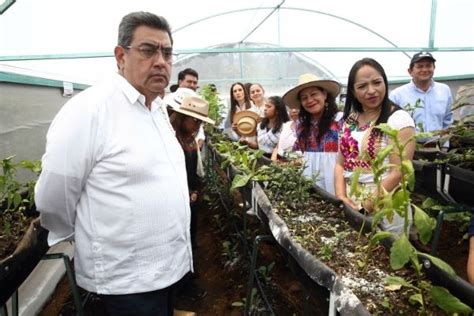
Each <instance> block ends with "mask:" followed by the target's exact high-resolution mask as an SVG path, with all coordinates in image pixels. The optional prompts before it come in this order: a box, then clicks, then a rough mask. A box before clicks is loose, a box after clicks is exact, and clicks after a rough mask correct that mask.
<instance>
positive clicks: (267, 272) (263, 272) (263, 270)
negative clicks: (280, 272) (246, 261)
mask: <svg viewBox="0 0 474 316" xmlns="http://www.w3.org/2000/svg"><path fill="white" fill-rule="evenodd" d="M274 266H275V261H273V262H271V263H270V264H269V265H268V266H260V267H259V268H258V273H259V274H260V276H261V277H262V279H263V280H264V281H265V283H268V282H270V281H271V280H272V275H271V273H272V270H273V267H274Z"/></svg>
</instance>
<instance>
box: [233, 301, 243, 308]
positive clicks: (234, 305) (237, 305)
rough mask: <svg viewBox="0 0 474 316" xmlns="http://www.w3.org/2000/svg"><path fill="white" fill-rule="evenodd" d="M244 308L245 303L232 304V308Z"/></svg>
mask: <svg viewBox="0 0 474 316" xmlns="http://www.w3.org/2000/svg"><path fill="white" fill-rule="evenodd" d="M242 306H244V303H243V302H233V303H232V307H242Z"/></svg>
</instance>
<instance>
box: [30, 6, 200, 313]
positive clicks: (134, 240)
mask: <svg viewBox="0 0 474 316" xmlns="http://www.w3.org/2000/svg"><path fill="white" fill-rule="evenodd" d="M172 47H173V39H172V36H171V31H170V27H169V25H168V22H167V21H166V19H164V18H163V17H160V16H156V15H155V14H152V13H148V12H135V13H130V14H128V15H126V16H125V17H124V18H123V19H122V21H121V23H120V26H119V37H118V44H117V46H116V47H115V50H114V53H115V58H116V61H117V66H118V69H119V71H118V74H117V75H116V77H114V78H113V79H112V80H108V81H107V82H105V83H103V84H100V85H97V86H94V87H91V88H89V89H87V90H85V91H83V92H82V93H80V94H78V95H77V96H75V97H74V98H72V99H71V100H70V101H69V102H67V103H66V104H65V105H64V106H63V108H62V109H61V110H60V112H59V113H58V114H57V116H56V117H55V119H54V121H53V122H52V124H51V126H50V129H49V131H48V135H47V143H46V153H45V154H44V156H43V161H42V163H43V165H42V166H43V171H42V173H41V175H40V177H39V179H38V182H37V185H36V205H37V208H38V210H39V211H40V214H41V224H42V225H43V226H44V227H45V228H47V229H48V230H49V236H48V241H49V244H50V245H53V244H55V243H58V242H60V241H64V240H68V241H75V260H74V263H75V272H76V279H77V283H78V285H79V286H81V287H82V288H84V289H86V290H87V291H90V292H94V293H98V294H100V295H101V297H102V298H103V301H104V303H105V306H106V309H107V311H108V313H109V314H110V315H171V314H172V312H173V306H172V302H171V300H170V298H171V295H170V291H171V289H172V287H173V285H174V284H175V283H176V282H178V281H179V280H180V279H181V278H182V277H183V276H184V275H185V274H186V273H187V272H188V271H191V270H192V264H193V263H192V253H191V242H190V227H189V225H190V209H189V196H188V186H187V181H186V168H185V161H184V155H183V152H182V149H181V146H180V145H179V143H178V141H177V140H176V138H175V136H174V132H173V129H172V127H171V125H170V124H169V120H168V117H167V113H166V108H165V107H164V104H163V102H162V100H161V98H160V97H159V96H160V95H162V94H163V93H164V89H165V88H166V86H167V85H168V83H169V78H170V74H171V65H172Z"/></svg>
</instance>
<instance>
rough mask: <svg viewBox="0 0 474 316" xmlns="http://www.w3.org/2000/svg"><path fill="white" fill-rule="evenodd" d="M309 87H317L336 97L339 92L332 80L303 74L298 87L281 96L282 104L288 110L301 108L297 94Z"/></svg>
mask: <svg viewBox="0 0 474 316" xmlns="http://www.w3.org/2000/svg"><path fill="white" fill-rule="evenodd" d="M309 87H318V88H321V89H323V90H325V91H326V92H327V93H328V94H330V95H331V96H333V97H334V98H335V97H337V95H338V94H339V92H340V91H341V85H340V84H339V83H338V82H337V81H334V80H321V79H319V77H318V76H316V75H313V74H304V75H301V76H300V78H299V80H298V85H297V86H296V87H294V88H293V89H291V90H289V91H288V92H287V93H285V95H284V96H283V103H285V104H286V105H287V106H289V107H290V108H295V107H297V108H299V107H301V102H300V100H299V97H298V95H299V93H300V92H301V90H303V89H306V88H309Z"/></svg>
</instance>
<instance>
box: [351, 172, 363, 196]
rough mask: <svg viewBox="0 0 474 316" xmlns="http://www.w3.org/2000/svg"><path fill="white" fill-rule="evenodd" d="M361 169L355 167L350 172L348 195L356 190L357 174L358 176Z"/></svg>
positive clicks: (354, 193) (353, 193)
mask: <svg viewBox="0 0 474 316" xmlns="http://www.w3.org/2000/svg"><path fill="white" fill-rule="evenodd" d="M361 170H362V169H361V168H356V169H355V170H354V172H353V173H352V178H351V186H350V192H349V195H356V193H357V191H358V184H359V176H360V172H361Z"/></svg>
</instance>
